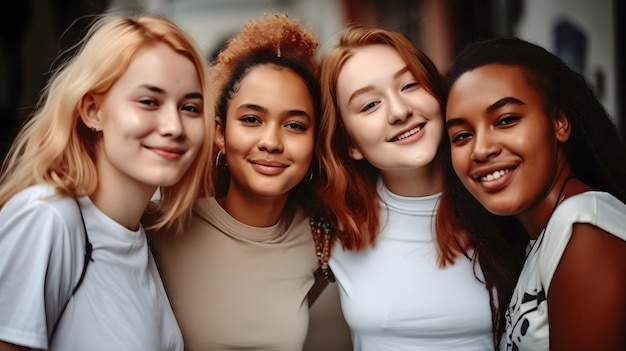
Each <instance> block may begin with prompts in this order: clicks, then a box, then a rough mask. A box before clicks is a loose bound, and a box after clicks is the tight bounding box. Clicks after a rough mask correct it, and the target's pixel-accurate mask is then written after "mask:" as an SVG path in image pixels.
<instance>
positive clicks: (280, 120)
mask: <svg viewBox="0 0 626 351" xmlns="http://www.w3.org/2000/svg"><path fill="white" fill-rule="evenodd" d="M315 122H316V121H315V112H314V106H313V101H312V98H311V94H310V93H309V90H308V89H307V86H306V85H305V82H304V80H303V79H302V78H301V77H300V76H298V75H297V74H295V73H294V72H293V71H291V70H290V69H286V68H278V67H276V66H275V65H271V64H266V65H261V66H257V67H254V68H252V69H251V70H250V71H249V72H248V73H247V74H246V76H245V77H244V78H243V79H242V80H241V82H240V83H239V86H238V89H237V90H236V92H235V93H234V95H233V97H232V99H231V101H230V102H229V104H228V109H227V116H226V124H225V126H222V125H218V128H217V131H216V140H217V144H218V146H219V148H220V150H221V152H222V153H223V154H224V155H225V157H226V161H227V164H228V166H227V167H228V171H229V173H230V184H229V188H228V192H227V195H226V196H227V197H242V196H243V197H242V198H246V197H247V198H249V197H250V196H259V195H260V196H264V197H275V198H280V199H282V200H286V198H287V195H288V194H289V191H290V190H291V189H293V188H294V187H295V186H296V185H297V184H298V183H299V182H300V181H302V179H303V178H304V177H305V176H306V175H307V174H308V171H309V166H310V165H311V161H312V159H313V149H314V148H313V145H314V144H313V143H314V136H315Z"/></svg>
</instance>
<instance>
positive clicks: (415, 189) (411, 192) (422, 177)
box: [381, 163, 443, 197]
mask: <svg viewBox="0 0 626 351" xmlns="http://www.w3.org/2000/svg"><path fill="white" fill-rule="evenodd" d="M381 174H382V177H383V182H384V183H385V186H386V187H387V189H389V191H391V192H392V193H394V194H396V195H400V196H407V197H419V196H429V195H434V194H437V193H439V192H441V190H442V182H443V171H442V169H441V167H439V166H438V165H436V164H433V163H431V164H430V165H428V166H426V167H421V168H417V169H407V170H381Z"/></svg>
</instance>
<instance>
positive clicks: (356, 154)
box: [348, 145, 365, 161]
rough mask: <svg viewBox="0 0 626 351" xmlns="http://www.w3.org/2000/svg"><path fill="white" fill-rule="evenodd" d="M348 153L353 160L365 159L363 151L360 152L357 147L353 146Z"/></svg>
mask: <svg viewBox="0 0 626 351" xmlns="http://www.w3.org/2000/svg"><path fill="white" fill-rule="evenodd" d="M348 153H349V154H350V157H352V159H354V160H357V161H358V160H362V159H363V158H365V157H364V156H363V154H362V153H361V151H359V149H358V148H357V147H355V146H352V145H350V147H349V150H348Z"/></svg>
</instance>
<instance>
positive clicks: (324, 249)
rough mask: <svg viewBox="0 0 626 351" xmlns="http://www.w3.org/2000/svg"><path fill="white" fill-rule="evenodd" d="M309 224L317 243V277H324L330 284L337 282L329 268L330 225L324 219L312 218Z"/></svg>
mask: <svg viewBox="0 0 626 351" xmlns="http://www.w3.org/2000/svg"><path fill="white" fill-rule="evenodd" d="M309 224H310V225H311V234H313V241H314V242H315V254H316V255H317V261H318V262H319V265H320V266H319V268H318V269H317V270H316V271H315V276H316V277H319V276H323V277H324V278H326V280H328V281H329V282H334V281H335V275H334V274H333V272H332V270H331V269H330V267H329V266H328V260H329V259H330V249H331V247H330V223H328V221H325V220H324V219H323V218H319V219H317V220H316V219H315V218H313V217H311V219H310V221H309Z"/></svg>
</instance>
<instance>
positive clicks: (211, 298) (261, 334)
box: [152, 198, 317, 351]
mask: <svg viewBox="0 0 626 351" xmlns="http://www.w3.org/2000/svg"><path fill="white" fill-rule="evenodd" d="M287 224H288V223H285V221H284V220H280V221H279V222H278V223H277V224H276V225H274V226H272V227H267V228H256V227H251V226H248V225H245V224H243V223H241V222H238V221H237V220H235V219H234V218H233V217H231V216H230V215H229V214H228V213H227V212H226V211H225V210H224V209H223V208H222V207H221V206H220V205H219V204H218V202H217V201H216V200H215V199H214V198H210V199H203V200H200V201H198V202H197V203H196V205H195V207H194V213H193V218H192V220H191V223H190V226H189V227H188V228H187V229H186V231H185V233H183V234H182V235H179V236H173V235H168V234H167V233H159V234H158V235H155V236H154V237H153V241H152V245H153V251H154V258H155V260H156V261H157V265H158V267H159V271H160V273H161V276H162V278H163V283H164V285H165V289H166V291H167V294H168V297H169V299H170V303H171V305H172V308H173V310H174V314H175V315H176V319H177V320H178V323H179V325H180V329H181V331H182V334H183V339H184V342H185V349H186V350H211V351H219V350H242V349H245V350H284V351H294V350H301V349H302V347H303V344H304V340H305V338H306V334H307V327H308V318H309V310H308V302H307V293H308V291H309V289H310V288H311V286H312V285H313V281H314V277H313V272H314V271H315V269H316V268H317V258H316V256H315V245H314V243H313V239H312V236H311V230H310V227H309V220H308V217H306V216H304V214H303V213H302V211H298V212H297V213H296V216H295V217H294V220H293V221H292V222H291V224H289V225H287Z"/></svg>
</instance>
